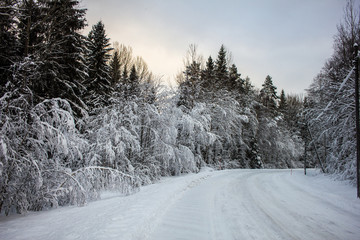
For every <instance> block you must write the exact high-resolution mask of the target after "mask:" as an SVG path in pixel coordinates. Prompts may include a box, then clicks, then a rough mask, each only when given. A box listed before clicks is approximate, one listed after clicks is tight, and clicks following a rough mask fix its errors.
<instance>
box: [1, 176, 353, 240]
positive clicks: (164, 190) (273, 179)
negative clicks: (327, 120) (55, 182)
mask: <svg viewBox="0 0 360 240" xmlns="http://www.w3.org/2000/svg"><path fill="white" fill-rule="evenodd" d="M0 239H1V240H5V239H12V240H15V239H44V240H45V239H46V240H48V239H84V240H85V239H120V240H127V239H156V240H161V239H166V240H169V239H196V240H201V239H219V240H227V239H286V240H288V239H303V240H304V239H311V240H314V239H327V240H330V239H347V240H351V239H360V200H358V199H357V198H356V189H355V188H354V187H351V186H349V185H347V184H346V183H344V182H335V181H332V180H331V179H329V178H328V177H325V176H323V175H317V174H315V172H314V171H309V175H308V176H304V175H303V171H302V170H293V171H292V174H291V171H290V170H225V171H210V170H209V169H207V170H205V171H202V172H200V173H199V174H188V175H185V176H180V177H171V178H164V179H163V180H161V181H160V182H159V183H157V184H153V185H150V186H146V187H143V188H141V190H140V192H138V193H136V194H134V195H131V196H127V197H120V196H114V195H113V196H112V195H110V194H107V195H104V198H103V199H102V200H100V201H96V202H91V203H89V204H88V205H87V206H85V207H64V208H58V209H54V210H50V211H43V212H37V213H28V214H26V215H24V216H10V217H1V218H0Z"/></svg>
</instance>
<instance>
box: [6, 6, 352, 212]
mask: <svg viewBox="0 0 360 240" xmlns="http://www.w3.org/2000/svg"><path fill="white" fill-rule="evenodd" d="M0 11H1V12H0V24H1V25H0V26H1V29H0V39H1V40H0V41H1V43H2V44H1V45H0V76H1V85H0V102H1V104H0V127H1V135H0V211H1V213H5V214H9V213H11V212H18V213H22V212H24V211H28V210H41V209H44V208H45V209H46V208H51V207H53V206H57V205H67V204H79V205H82V204H85V203H86V202H87V201H89V200H92V199H97V198H99V196H100V193H101V191H103V190H106V189H110V190H111V189H112V190H119V191H121V192H122V193H123V194H130V193H132V192H134V191H137V190H138V187H139V186H140V185H142V184H149V183H151V182H153V181H155V180H157V179H159V177H161V176H169V175H178V174H181V173H188V172H197V171H199V169H200V168H201V167H202V166H205V165H210V166H212V167H214V168H218V169H224V168H290V167H301V166H302V164H303V163H302V161H303V160H304V157H305V156H306V159H307V161H308V163H309V166H314V164H316V163H320V162H321V163H322V164H323V165H325V169H335V168H334V167H333V166H334V165H331V164H330V162H329V161H325V159H324V158H323V154H324V153H326V154H327V156H330V155H331V156H332V158H331V159H332V160H331V161H334V159H335V157H336V156H335V155H334V154H330V150H329V148H324V147H323V145H322V144H324V143H325V141H324V140H323V139H324V138H323V135H324V134H321V131H320V130H321V129H322V127H325V125H322V124H321V125H316V123H321V121H322V120H321V118H322V117H325V116H329V115H326V114H327V113H328V112H327V111H328V110H329V111H330V108H329V107H328V108H327V110H326V111H323V112H324V113H323V114H322V115H321V116H320V117H318V115H316V112H315V110H317V109H320V106H324V105H327V104H325V102H324V101H323V99H324V98H321V99H320V97H319V96H320V95H316V94H318V93H319V92H317V91H315V90H314V91H310V92H309V97H308V98H307V102H306V104H305V105H306V111H305V113H306V114H304V111H303V110H304V103H303V99H302V98H301V97H300V96H296V95H286V94H285V92H284V91H283V90H282V91H281V93H280V94H279V93H278V92H277V88H276V86H275V85H274V84H273V80H272V78H271V77H270V76H266V77H265V76H264V84H263V85H262V87H261V89H259V90H257V89H255V88H254V86H253V85H252V84H251V82H250V79H249V78H248V77H243V76H242V75H241V74H240V73H239V72H238V69H237V66H236V65H235V64H232V62H231V58H230V55H231V54H230V52H229V51H228V50H227V49H226V48H225V47H224V46H221V47H220V49H219V52H218V55H217V56H215V57H214V58H213V57H212V56H210V57H208V58H207V59H206V61H204V60H203V58H202V57H201V55H200V54H198V53H197V51H196V47H195V46H194V45H191V46H190V48H189V51H188V53H187V55H186V58H185V66H184V70H183V71H182V72H181V73H180V74H179V75H178V76H177V78H176V79H177V81H178V84H179V87H178V89H177V90H176V91H170V90H168V89H166V88H163V87H162V86H161V85H160V84H159V79H158V78H157V77H156V76H154V75H153V74H152V73H151V71H150V70H149V69H148V67H147V65H146V63H145V61H144V60H143V59H142V58H141V57H134V56H133V54H132V50H131V48H130V47H126V46H123V45H119V44H115V45H114V46H111V44H110V39H109V38H107V36H106V32H105V27H104V24H103V23H102V22H98V23H97V24H95V25H94V26H92V29H91V31H90V32H89V34H88V35H87V36H84V35H81V34H80V32H81V30H83V29H84V27H85V25H86V19H85V13H86V10H85V9H81V8H79V2H78V1H75V0H52V1H48V0H37V1H36V0H23V1H21V0H5V1H4V0H2V1H0ZM339 45H340V41H339ZM349 52H351V50H349ZM349 56H350V55H349ZM344 59H345V58H344ZM334 61H337V60H334ZM350 62H351V61H350ZM349 64H350V63H349ZM343 66H344V65H341V64H340V65H339V66H338V69H339V74H340V72H341V71H343V72H344V73H345V72H346V71H347V70H348V69H346V68H344V67H343ZM349 66H350V65H349ZM337 76H339V77H340V76H341V75H337ZM348 82H351V79H350V80H349V81H348ZM314 89H315V88H314ZM321 89H323V88H321ZM342 89H343V90H345V89H346V88H345V87H343V88H342ZM319 94H320V93H319ZM329 94H330V93H329ZM279 95H280V96H279ZM321 96H322V97H326V96H327V98H328V99H330V95H326V94H323V93H321ZM337 100H339V101H340V98H337ZM341 109H343V108H341ZM329 113H330V112H329ZM311 114H313V115H311ZM316 118H318V120H316ZM314 119H315V120H316V121H315V120H314ZM338 120H340V119H338ZM346 123H347V124H350V122H349V121H348V122H346ZM332 124H334V126H335V122H332ZM306 126H309V129H311V131H312V133H313V134H312V135H313V138H310V137H309V134H308V132H309V131H307V128H306ZM349 126H350V125H349ZM345 128H346V126H344V129H345ZM316 129H318V130H316ZM349 131H350V130H349ZM327 134H330V131H327ZM332 134H333V135H327V136H328V138H327V140H326V144H327V146H330V143H331V140H333V139H334V134H336V132H334V133H332ZM346 137H348V138H349V139H350V138H351V134H350V132H349V134H348V135H347V136H346ZM305 143H306V144H305ZM336 143H337V144H339V143H340V142H339V140H337V142H336ZM331 144H335V143H331ZM304 146H306V150H307V154H306V155H304V150H305V148H304ZM314 146H317V148H315V147H314ZM339 146H340V145H339ZM315 149H317V150H318V153H319V154H318V155H319V158H316V157H313V156H315V154H312V153H311V151H315ZM341 149H343V148H341ZM334 151H335V150H334ZM349 151H350V150H349ZM351 154H352V153H351ZM344 156H346V159H350V158H351V155H346V154H345V153H344ZM319 159H321V161H319ZM329 159H330V158H329ZM346 161H349V162H350V160H346ZM351 161H352V160H351ZM343 166H344V167H343V168H342V169H341V171H343V172H346V171H349V169H351V167H350V166H348V165H346V164H344V165H343ZM327 171H329V170H327ZM339 171H340V170H339ZM347 176H348V175H347Z"/></svg>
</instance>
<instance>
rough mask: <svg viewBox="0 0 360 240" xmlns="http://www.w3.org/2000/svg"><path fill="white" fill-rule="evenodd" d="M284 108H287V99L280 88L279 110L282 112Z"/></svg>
mask: <svg viewBox="0 0 360 240" xmlns="http://www.w3.org/2000/svg"><path fill="white" fill-rule="evenodd" d="M286 110H287V100H286V96H285V92H284V89H282V90H281V94H280V102H279V111H280V112H282V113H284V112H285V111H286Z"/></svg>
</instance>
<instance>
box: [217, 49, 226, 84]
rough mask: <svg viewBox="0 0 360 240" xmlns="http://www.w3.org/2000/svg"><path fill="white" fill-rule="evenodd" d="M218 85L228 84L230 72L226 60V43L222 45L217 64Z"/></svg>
mask: <svg viewBox="0 0 360 240" xmlns="http://www.w3.org/2000/svg"><path fill="white" fill-rule="evenodd" d="M215 76H216V87H217V88H222V86H224V85H227V84H228V81H229V80H228V79H229V72H228V67H227V61H226V50H225V47H224V45H221V47H220V50H219V53H218V57H217V59H216V65H215Z"/></svg>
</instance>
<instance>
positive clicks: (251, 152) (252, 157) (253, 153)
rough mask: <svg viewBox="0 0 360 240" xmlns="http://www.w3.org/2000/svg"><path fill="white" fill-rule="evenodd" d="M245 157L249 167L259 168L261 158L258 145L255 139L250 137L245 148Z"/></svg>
mask: <svg viewBox="0 0 360 240" xmlns="http://www.w3.org/2000/svg"><path fill="white" fill-rule="evenodd" d="M246 158H247V160H248V161H249V167H250V168H253V169H254V168H261V167H262V163H261V158H260V154H259V146H258V145H257V142H256V139H255V138H251V140H250V143H249V147H248V149H246Z"/></svg>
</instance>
